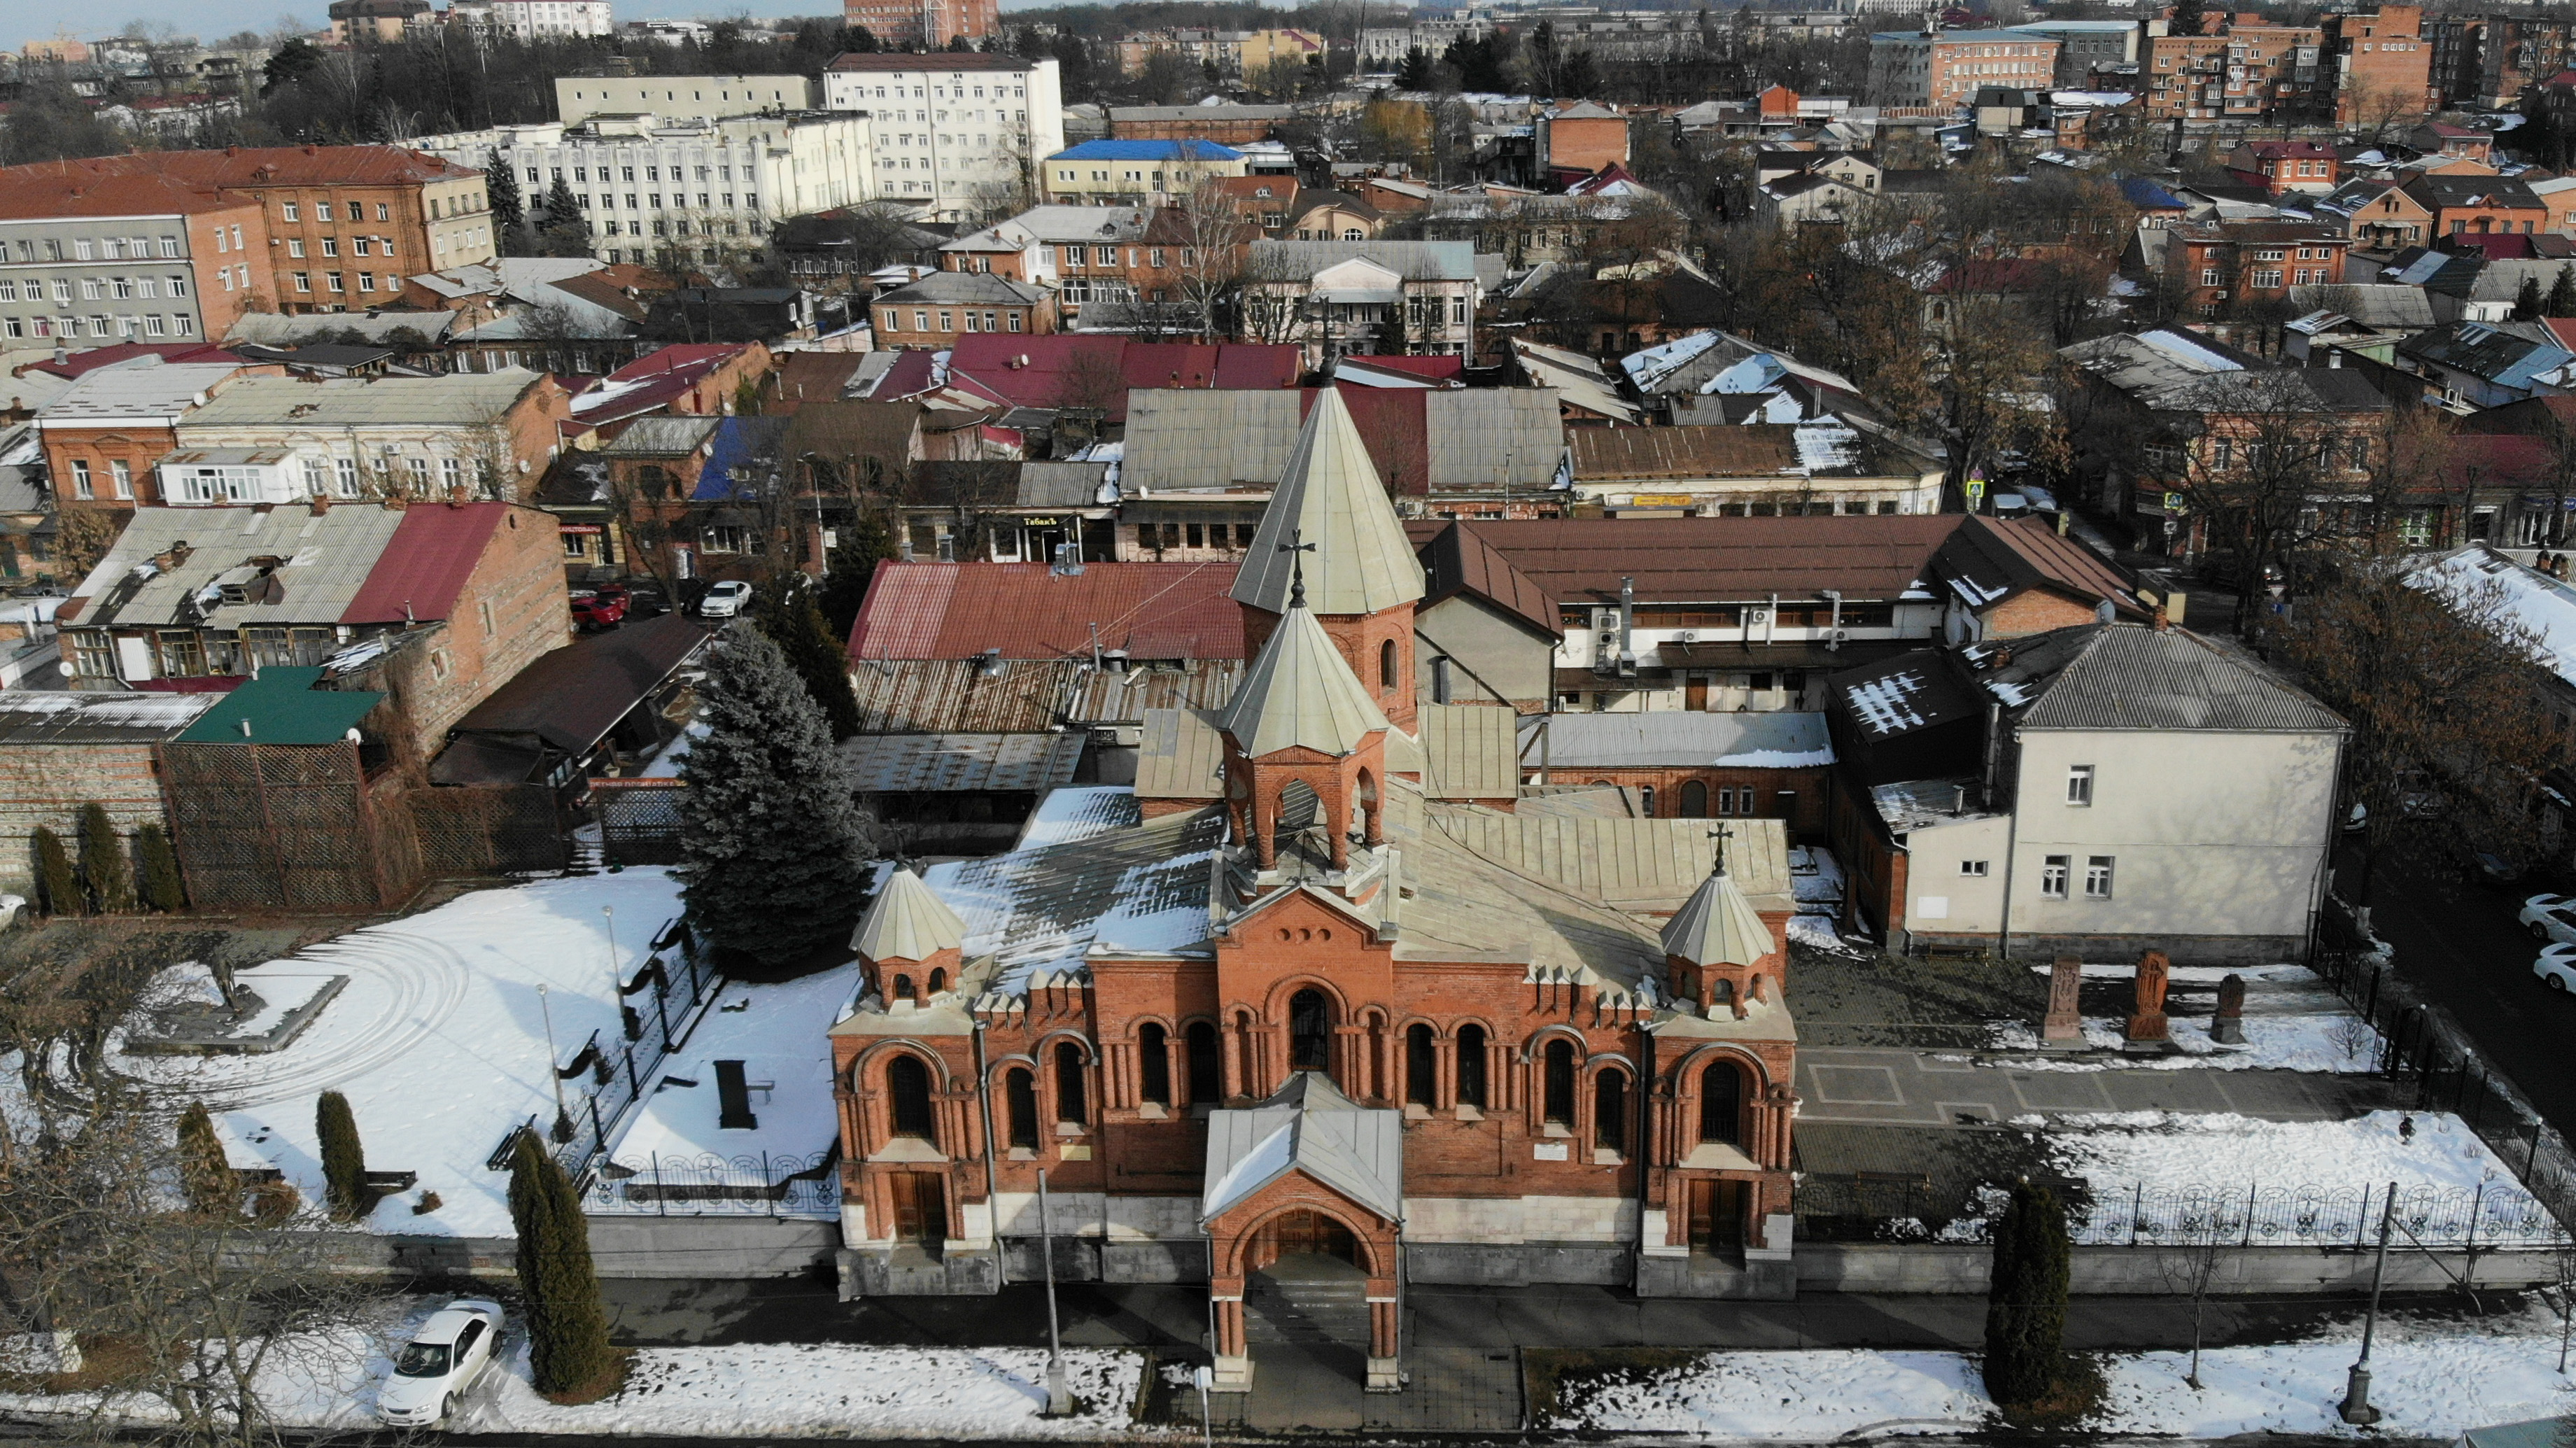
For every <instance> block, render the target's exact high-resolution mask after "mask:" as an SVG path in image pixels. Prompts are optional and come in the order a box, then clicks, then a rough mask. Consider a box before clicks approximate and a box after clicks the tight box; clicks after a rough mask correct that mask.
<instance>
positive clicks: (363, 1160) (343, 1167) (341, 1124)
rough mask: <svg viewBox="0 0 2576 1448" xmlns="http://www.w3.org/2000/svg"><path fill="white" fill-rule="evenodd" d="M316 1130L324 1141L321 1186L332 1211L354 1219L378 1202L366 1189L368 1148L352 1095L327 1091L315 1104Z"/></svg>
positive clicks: (314, 1124)
mask: <svg viewBox="0 0 2576 1448" xmlns="http://www.w3.org/2000/svg"><path fill="white" fill-rule="evenodd" d="M313 1134H314V1135H315V1136H317V1137H320V1138H321V1141H322V1190H323V1194H324V1195H325V1197H326V1198H328V1200H329V1201H330V1204H331V1215H332V1216H335V1217H337V1218H339V1219H340V1220H341V1221H344V1222H349V1221H355V1220H357V1219H358V1218H359V1217H362V1216H365V1215H366V1214H367V1209H368V1208H370V1207H372V1206H374V1205H375V1203H374V1202H373V1201H372V1200H370V1199H369V1194H368V1192H367V1149H366V1148H365V1147H364V1146H362V1145H360V1144H359V1141H358V1118H357V1115H356V1113H354V1112H352V1111H350V1110H349V1098H348V1097H346V1096H343V1095H341V1094H340V1093H339V1092H337V1091H325V1092H323V1093H322V1099H321V1100H320V1101H317V1102H315V1103H314V1106H313Z"/></svg>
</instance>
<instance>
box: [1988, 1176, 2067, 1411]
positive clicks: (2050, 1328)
mask: <svg viewBox="0 0 2576 1448" xmlns="http://www.w3.org/2000/svg"><path fill="white" fill-rule="evenodd" d="M2070 1259H2071V1253H2070V1250H2069V1247H2068V1244H2067V1240H2066V1208H2065V1207H2064V1206H2063V1205H2062V1204H2060V1203H2059V1202H2058V1200H2057V1194H2056V1193H2055V1192H2052V1191H2050V1190H2049V1189H2048V1188H2046V1187H2040V1186H2033V1185H2031V1184H2030V1183H2029V1182H2022V1183H2020V1184H2019V1185H2017V1186H2015V1187H2014V1188H2013V1190H2012V1202H2011V1204H2010V1205H2009V1206H2007V1207H2006V1208H2005V1209H2004V1214H2003V1218H2002V1219H2001V1220H2000V1221H1998V1222H1996V1223H1995V1259H1994V1271H1993V1277H1992V1279H1991V1281H1990V1284H1989V1286H1988V1288H1987V1293H1986V1362H1985V1373H1986V1394H1987V1396H1989V1397H1991V1398H1993V1399H1994V1400H1995V1402H1996V1403H1997V1404H1999V1405H2002V1406H2004V1407H2015V1406H2019V1405H2021V1404H2025V1403H2033V1402H2037V1401H2038V1400H2040V1399H2041V1398H2044V1397H2046V1396H2048V1394H2049V1392H2050V1391H2051V1390H2052V1389H2054V1388H2055V1387H2056V1386H2057V1383H2058V1380H2059V1378H2060V1376H2061V1375H2062V1373H2063V1369H2064V1360H2065V1355H2064V1352H2063V1350H2062V1349H2063V1343H2064V1341H2065V1337H2066V1292H2067V1286H2068V1280H2069V1269H2070V1265H2071V1261H2070Z"/></svg>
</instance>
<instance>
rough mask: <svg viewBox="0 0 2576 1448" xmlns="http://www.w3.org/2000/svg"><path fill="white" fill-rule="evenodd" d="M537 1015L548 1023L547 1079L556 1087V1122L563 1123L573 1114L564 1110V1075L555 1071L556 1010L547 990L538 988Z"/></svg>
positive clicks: (541, 987) (542, 987)
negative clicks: (548, 997) (549, 999)
mask: <svg viewBox="0 0 2576 1448" xmlns="http://www.w3.org/2000/svg"><path fill="white" fill-rule="evenodd" d="M537 1013H538V1015H539V1016H540V1017H542V1018H543V1019H544V1021H545V1023H546V1079H547V1080H549V1081H551V1082H553V1083H554V1086H555V1120H557V1121H562V1120H565V1119H567V1118H568V1117H570V1116H571V1114H572V1113H570V1112H568V1111H566V1110H564V1099H563V1073H562V1072H561V1071H558V1070H557V1069H555V1063H556V1061H557V1060H559V1059H560V1058H559V1057H557V1056H556V1055H555V1008H554V1006H553V1005H552V1004H551V1003H550V1002H548V1001H547V999H546V988H545V987H544V986H542V985H540V986H538V987H537Z"/></svg>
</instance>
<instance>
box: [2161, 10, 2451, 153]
mask: <svg viewBox="0 0 2576 1448" xmlns="http://www.w3.org/2000/svg"><path fill="white" fill-rule="evenodd" d="M2423 19H2424V12H2423V8H2422V7H2421V6H2415V5H2383V6H2381V7H2380V8H2379V9H2377V10H2375V11H2368V12H2352V13H2345V14H2336V15H2327V16H2324V17H2322V18H2321V20H2320V21H2319V22H2318V23H2317V24H2315V25H2281V24H2274V23H2272V22H2269V21H2267V20H2265V19H2264V18H2263V17H2262V16H2260V15H2257V14H2250V13H2249V14H2240V15H2236V16H2233V17H2230V16H2222V15H2212V16H2209V17H2207V18H2206V19H2204V21H2203V22H2202V26H2201V30H2202V33H2201V34H2198V35H2158V36H2152V37H2150V38H2149V39H2148V41H2147V48H2146V52H2145V54H2144V55H2143V56H2142V57H2141V60H2140V79H2141V80H2142V82H2143V83H2144V89H2145V90H2146V113H2147V118H2148V119H2150V120H2177V119H2179V120H2234V119H2247V120H2252V119H2274V120H2279V119H2294V118H2306V119H2312V120H2318V121H2324V120H2332V121H2333V122H2334V123H2335V124H2337V125H2340V126H2378V125H2384V124H2388V123H2391V122H2394V121H2399V120H2412V119H2414V118H2416V117H2419V116H2421V115H2423V114H2424V113H2425V112H2426V111H2427V110H2429V109H2430V108H2431V105H2432V92H2431V86H2430V80H2431V70H2432V50H2431V47H2430V46H2429V45H2428V44H2427V43H2426V41H2425V40H2424V37H2423V34H2422V27H2423Z"/></svg>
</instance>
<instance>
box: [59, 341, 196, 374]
mask: <svg viewBox="0 0 2576 1448" xmlns="http://www.w3.org/2000/svg"><path fill="white" fill-rule="evenodd" d="M146 355H150V356H157V357H159V358H160V359H161V360H162V361H164V362H173V363H175V362H233V363H238V362H240V361H241V360H242V359H241V358H240V357H237V356H235V355H234V354H232V353H230V352H227V351H225V350H224V349H223V348H221V347H217V346H215V345H213V344H212V343H208V342H117V343H114V344H112V345H109V346H105V347H92V348H90V349H89V350H88V351H86V352H74V353H73V354H71V355H70V356H69V357H66V358H64V359H63V360H62V361H60V362H57V361H55V360H54V359H53V358H51V357H48V358H46V359H44V360H43V361H41V362H31V363H29V364H28V365H26V366H25V367H22V368H20V369H19V370H20V371H22V372H50V373H52V374H53V375H54V376H56V377H85V376H87V375H89V374H90V373H92V372H95V371H97V370H98V369H99V368H101V367H113V366H115V365H116V364H118V363H120V362H131V361H133V360H134V359H135V358H137V357H142V356H146Z"/></svg>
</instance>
